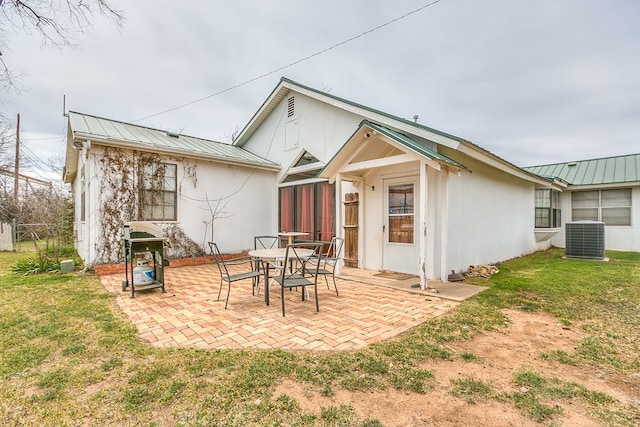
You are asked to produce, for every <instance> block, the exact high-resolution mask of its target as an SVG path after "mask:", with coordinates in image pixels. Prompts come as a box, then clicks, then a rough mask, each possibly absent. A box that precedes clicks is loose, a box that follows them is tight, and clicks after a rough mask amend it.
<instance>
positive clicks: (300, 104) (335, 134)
mask: <svg viewBox="0 0 640 427" xmlns="http://www.w3.org/2000/svg"><path fill="white" fill-rule="evenodd" d="M290 96H291V94H290V95H289V96H287V97H285V98H284V99H283V100H282V101H281V102H280V103H279V104H278V106H277V107H276V108H275V109H274V111H273V112H272V113H271V115H270V116H269V117H268V118H267V119H266V120H265V121H264V123H263V124H262V125H261V126H260V127H259V128H258V129H257V131H256V132H255V133H254V134H253V135H252V136H251V138H249V140H247V142H246V143H245V144H244V146H243V148H245V149H247V150H249V151H251V152H253V153H255V154H257V155H259V156H262V157H264V158H266V159H269V160H271V161H272V162H276V163H279V164H281V165H282V171H281V174H285V173H286V171H287V168H288V167H289V166H290V165H291V164H292V163H293V162H294V161H295V159H296V158H297V156H298V155H299V154H300V151H301V150H302V149H306V150H307V151H308V152H310V153H311V154H313V155H314V156H315V157H316V158H317V159H318V160H320V161H321V162H324V163H326V162H328V161H329V160H331V158H332V157H333V155H334V154H335V153H336V152H337V151H338V150H339V149H340V147H342V145H343V144H344V143H345V142H346V141H347V139H348V138H349V136H351V134H352V133H353V132H354V131H355V130H356V128H357V126H358V125H359V124H360V122H361V121H362V119H363V117H362V116H359V115H356V114H353V113H349V112H347V111H344V110H341V109H338V108H335V107H333V106H330V105H327V104H325V103H322V102H319V101H317V100H315V99H313V98H309V97H307V96H305V95H302V94H299V93H295V94H294V97H295V114H294V116H293V117H287V99H288V98H289V97H290ZM292 123H296V124H295V125H293V124H292ZM287 124H289V127H287ZM287 129H288V130H287ZM293 129H296V130H297V140H298V144H297V146H295V147H285V141H286V140H287V135H286V133H287V131H289V132H293ZM289 138H290V139H289V141H291V135H289Z"/></svg>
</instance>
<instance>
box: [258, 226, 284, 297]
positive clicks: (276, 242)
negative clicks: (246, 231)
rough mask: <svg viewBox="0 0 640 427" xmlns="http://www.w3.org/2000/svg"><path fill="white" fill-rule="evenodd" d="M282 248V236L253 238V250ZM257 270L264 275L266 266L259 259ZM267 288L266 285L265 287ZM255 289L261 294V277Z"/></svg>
mask: <svg viewBox="0 0 640 427" xmlns="http://www.w3.org/2000/svg"><path fill="white" fill-rule="evenodd" d="M279 247H280V236H270V235H266V236H255V237H254V238H253V249H271V248H279ZM255 269H256V270H258V271H260V272H262V273H264V266H263V265H262V261H261V260H259V259H256V260H255ZM265 286H266V285H265ZM255 289H256V290H257V292H258V293H260V277H258V280H257V282H256V286H255Z"/></svg>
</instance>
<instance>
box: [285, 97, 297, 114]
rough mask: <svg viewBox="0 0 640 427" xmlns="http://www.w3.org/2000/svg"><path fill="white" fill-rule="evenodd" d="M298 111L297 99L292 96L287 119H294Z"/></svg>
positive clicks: (289, 100) (289, 101)
mask: <svg viewBox="0 0 640 427" xmlns="http://www.w3.org/2000/svg"><path fill="white" fill-rule="evenodd" d="M295 109H296V99H295V98H294V97H293V96H292V97H291V98H289V99H287V117H293V115H294V114H295V112H296V111H295Z"/></svg>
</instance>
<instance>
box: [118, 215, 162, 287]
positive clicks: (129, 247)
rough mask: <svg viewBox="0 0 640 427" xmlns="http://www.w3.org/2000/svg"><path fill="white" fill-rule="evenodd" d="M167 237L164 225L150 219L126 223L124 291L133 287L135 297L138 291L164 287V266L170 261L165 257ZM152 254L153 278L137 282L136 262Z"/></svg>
mask: <svg viewBox="0 0 640 427" xmlns="http://www.w3.org/2000/svg"><path fill="white" fill-rule="evenodd" d="M165 242H166V239H165V237H164V234H163V232H162V227H160V226H159V225H157V224H154V223H152V222H148V221H131V222H127V223H125V224H124V265H125V280H124V281H123V282H122V291H123V292H124V291H125V290H126V289H127V288H129V287H130V288H131V297H130V298H135V293H136V292H137V291H141V290H146V289H156V288H161V289H162V293H165V292H166V291H165V288H164V267H166V266H168V265H169V261H167V260H165V259H164V245H165ZM146 254H151V258H152V260H153V274H152V277H153V279H152V280H149V281H147V280H145V281H141V280H140V279H139V278H138V282H139V283H135V282H134V279H135V276H136V275H135V274H134V263H136V262H137V261H136V260H137V259H138V258H140V257H145V256H147V255H146Z"/></svg>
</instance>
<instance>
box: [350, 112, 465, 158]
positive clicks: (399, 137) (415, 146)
mask: <svg viewBox="0 0 640 427" xmlns="http://www.w3.org/2000/svg"><path fill="white" fill-rule="evenodd" d="M363 126H368V127H370V128H371V129H372V130H375V131H377V132H380V133H381V134H383V135H386V136H387V137H389V138H391V139H393V140H394V141H396V142H398V143H400V144H401V145H403V146H405V147H407V148H409V149H410V150H412V151H414V152H416V153H418V154H420V155H422V156H425V157H426V158H428V159H431V160H437V161H441V162H444V163H447V164H450V165H452V166H455V167H458V168H461V169H467V168H466V167H465V166H464V165H462V164H460V163H458V162H456V161H455V160H453V159H450V158H449V157H447V156H443V155H442V154H440V153H438V152H436V151H433V150H432V149H431V148H429V147H428V146H427V145H425V144H423V143H421V142H418V141H415V140H413V139H411V138H409V137H407V136H406V135H403V134H401V133H399V132H396V131H394V130H391V129H387V128H386V127H384V126H380V125H378V124H375V123H372V122H370V121H368V120H363V121H362V123H360V126H359V127H358V130H360V129H362V127H363ZM356 132H357V131H356Z"/></svg>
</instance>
